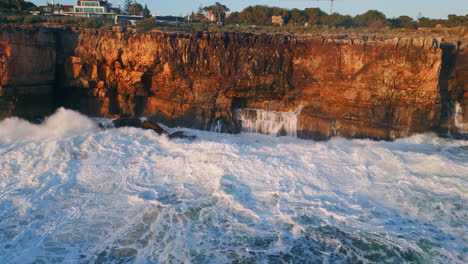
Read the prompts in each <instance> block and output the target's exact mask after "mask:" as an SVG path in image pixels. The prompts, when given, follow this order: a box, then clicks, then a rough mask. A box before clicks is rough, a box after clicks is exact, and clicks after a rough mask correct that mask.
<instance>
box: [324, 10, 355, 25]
mask: <svg viewBox="0 0 468 264" xmlns="http://www.w3.org/2000/svg"><path fill="white" fill-rule="evenodd" d="M321 22H322V24H324V25H327V26H330V27H345V28H349V27H352V26H353V25H354V23H353V19H352V18H351V16H343V15H340V14H338V13H333V14H331V15H326V16H323V17H322V18H321Z"/></svg>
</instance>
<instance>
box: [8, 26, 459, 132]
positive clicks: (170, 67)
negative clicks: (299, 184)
mask: <svg viewBox="0 0 468 264" xmlns="http://www.w3.org/2000/svg"><path fill="white" fill-rule="evenodd" d="M0 32H1V33H0V34H1V38H0V76H2V79H1V80H2V82H1V85H2V88H1V89H2V91H3V97H0V100H19V101H21V100H20V99H18V98H19V97H18V91H21V89H22V87H26V86H28V87H41V85H42V86H44V84H47V83H52V82H53V86H52V89H50V91H51V93H50V96H49V97H50V98H52V99H53V100H52V101H51V104H52V106H51V108H53V107H54V106H59V105H63V106H66V107H70V108H74V109H78V110H80V111H81V112H83V113H86V114H88V115H93V116H106V117H120V116H147V117H151V118H153V119H155V120H157V121H161V122H163V123H166V124H168V125H173V126H175V125H180V126H188V127H194V128H200V129H207V128H209V127H211V126H212V124H213V123H216V124H222V130H223V131H224V132H236V131H238V129H239V125H240V123H239V121H236V118H235V114H234V110H235V109H238V108H257V109H266V110H274V111H298V113H299V112H300V114H299V120H298V135H299V136H300V137H304V138H316V139H321V138H327V137H330V136H333V135H341V136H346V137H370V138H382V139H389V138H395V137H404V136H409V135H411V134H414V133H419V132H425V131H429V130H434V131H438V132H440V133H446V132H447V131H448V130H451V132H452V133H461V132H462V131H461V130H462V129H463V128H464V127H468V125H466V123H468V84H467V71H468V65H467V56H468V55H467V54H468V52H467V50H466V49H465V46H464V40H461V42H459V43H457V42H456V41H451V42H447V41H445V42H442V40H440V39H439V40H437V39H430V38H394V39H377V38H376V39H368V38H359V39H358V38H343V37H334V38H324V37H320V36H318V37H310V38H296V37H293V36H284V35H253V34H239V33H194V34H182V33H150V34H134V33H125V32H111V31H95V30H84V31H72V30H51V29H31V30H25V29H21V28H2V29H1V30H0ZM36 43H37V44H36ZM24 47H28V49H27V52H26V53H22V52H21V50H22V49H23V48H24ZM25 62H28V63H29V64H28V65H31V66H25V65H26V64H25ZM5 76H6V77H5ZM25 76H30V77H28V78H26V77H25ZM7 90H10V92H5V91H7ZM11 90H13V91H14V92H11ZM23 90H24V89H23ZM29 91H30V92H32V93H34V92H36V91H35V90H34V89H30V90H29ZM2 98H3V99H2ZM0 104H1V105H6V104H5V103H2V102H0ZM9 105H10V107H9V108H8V107H6V108H8V109H9V110H3V115H4V116H5V115H7V114H15V113H16V114H18V113H22V114H25V113H24V112H25V111H24V110H21V109H20V108H21V107H18V103H10V104H9ZM4 108H5V107H4ZM0 111H2V110H1V109H0ZM21 111H23V112H21ZM7 112H8V113H7ZM1 114H2V113H0V115H1ZM29 115H31V113H29ZM465 132H468V131H465Z"/></svg>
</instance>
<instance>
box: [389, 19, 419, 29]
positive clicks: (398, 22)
mask: <svg viewBox="0 0 468 264" xmlns="http://www.w3.org/2000/svg"><path fill="white" fill-rule="evenodd" d="M390 22H391V23H392V27H394V28H408V29H416V28H417V25H416V22H415V21H414V20H413V19H412V18H411V17H409V16H400V17H398V18H396V19H390Z"/></svg>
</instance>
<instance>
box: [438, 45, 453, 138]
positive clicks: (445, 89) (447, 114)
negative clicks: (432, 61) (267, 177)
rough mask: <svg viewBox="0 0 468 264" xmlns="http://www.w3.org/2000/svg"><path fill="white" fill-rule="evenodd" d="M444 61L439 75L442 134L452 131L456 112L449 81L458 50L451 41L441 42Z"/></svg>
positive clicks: (440, 131)
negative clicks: (452, 122) (451, 126)
mask: <svg viewBox="0 0 468 264" xmlns="http://www.w3.org/2000/svg"><path fill="white" fill-rule="evenodd" d="M440 48H441V49H442V63H441V69H440V75H439V95H440V103H441V112H440V119H439V120H440V121H439V124H440V125H439V127H438V128H436V130H437V132H438V133H440V134H441V135H444V134H447V133H449V132H450V131H449V130H450V125H451V124H450V122H451V121H452V119H453V116H454V113H455V102H454V98H452V97H453V95H452V91H451V90H450V86H449V81H450V78H451V74H452V72H453V70H454V68H455V65H456V60H457V55H458V50H457V49H456V47H455V45H453V44H451V43H441V44H440Z"/></svg>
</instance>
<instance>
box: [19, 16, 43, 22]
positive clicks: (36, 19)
mask: <svg viewBox="0 0 468 264" xmlns="http://www.w3.org/2000/svg"><path fill="white" fill-rule="evenodd" d="M41 22H45V19H44V18H43V17H40V16H27V17H25V18H24V20H23V23H24V24H34V23H41Z"/></svg>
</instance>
